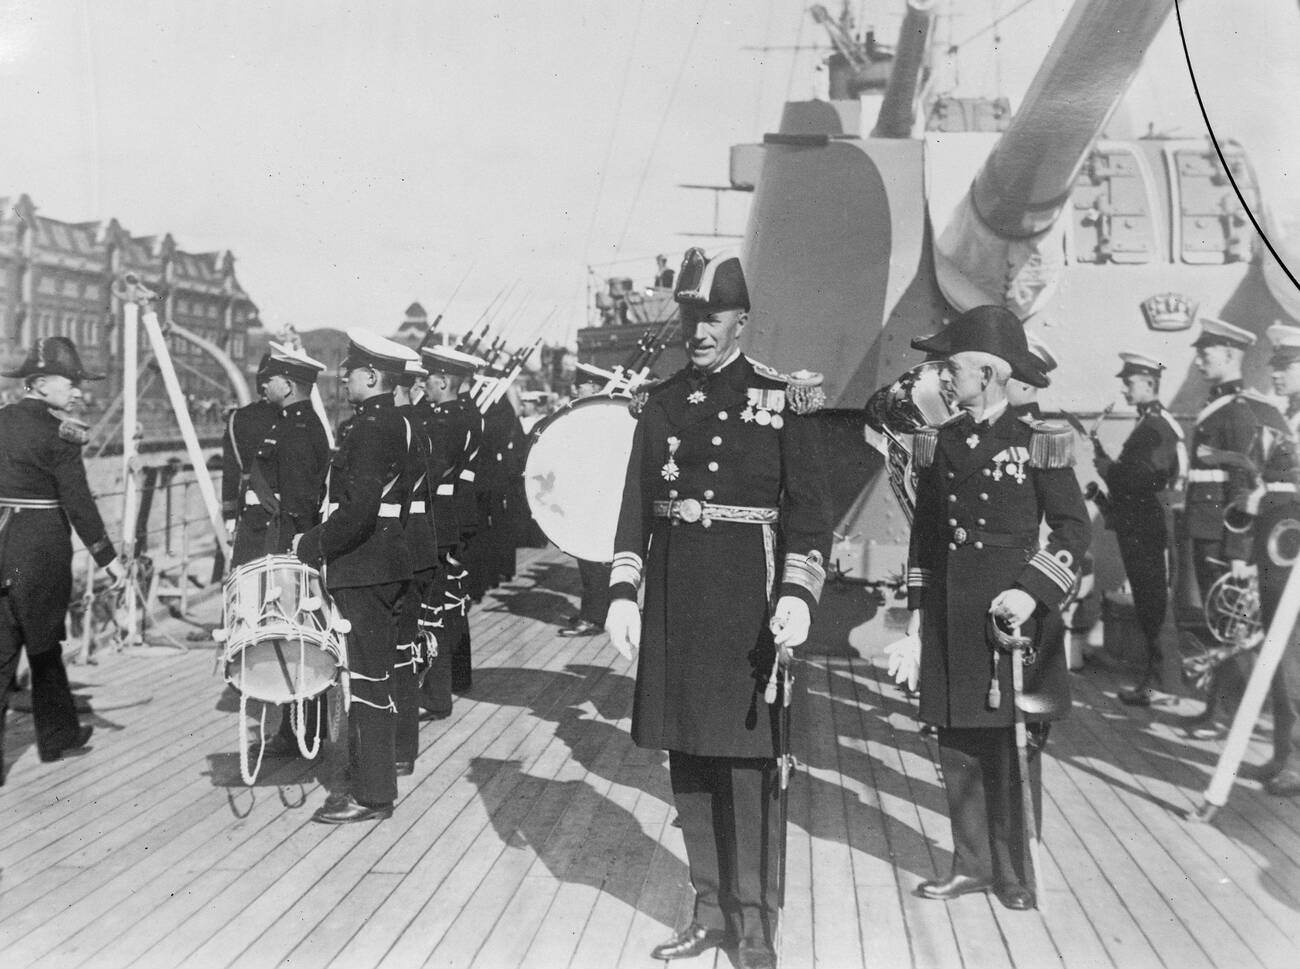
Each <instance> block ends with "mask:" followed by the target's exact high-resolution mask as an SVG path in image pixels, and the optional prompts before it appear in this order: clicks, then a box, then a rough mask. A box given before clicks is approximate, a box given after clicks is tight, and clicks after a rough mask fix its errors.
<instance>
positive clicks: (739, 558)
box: [610, 356, 831, 757]
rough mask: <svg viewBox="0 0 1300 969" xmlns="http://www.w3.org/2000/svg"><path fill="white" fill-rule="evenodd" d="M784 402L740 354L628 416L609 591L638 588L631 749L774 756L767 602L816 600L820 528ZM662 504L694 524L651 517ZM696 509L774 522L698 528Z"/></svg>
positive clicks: (806, 459) (801, 446)
mask: <svg viewBox="0 0 1300 969" xmlns="http://www.w3.org/2000/svg"><path fill="white" fill-rule="evenodd" d="M786 398H787V394H786V383H785V381H784V380H783V379H782V378H780V376H779V375H777V374H776V373H775V372H774V371H772V370H770V369H769V368H766V367H762V368H758V367H757V365H755V364H754V363H752V362H751V361H750V360H749V359H748V358H746V357H744V356H740V357H738V358H737V359H736V360H735V361H733V362H732V363H730V364H728V365H727V366H726V367H724V368H723V369H722V370H720V371H719V372H717V373H716V374H713V375H712V376H710V377H708V378H703V377H700V376H698V375H696V374H694V372H693V371H690V370H683V371H680V372H679V373H677V374H676V375H675V376H673V377H672V378H670V379H669V380H667V381H665V382H664V383H663V384H660V385H659V386H658V387H657V388H655V390H654V391H653V392H652V393H651V394H650V395H649V397H648V399H647V400H646V402H645V405H644V409H643V410H642V412H641V414H640V416H639V419H638V421H637V427H636V431H635V434H634V438H633V445H632V453H631V456H630V458H629V461H628V469H627V476H626V479H625V482H624V487H623V500H622V506H621V510H620V513H619V522H618V531H617V537H616V540H615V544H614V561H613V566H612V570H611V578H610V591H611V595H612V596H613V597H614V598H625V599H630V598H635V596H636V591H637V588H638V586H639V585H640V584H641V582H642V579H643V578H644V584H645V607H644V613H643V616H644V618H643V622H642V632H641V652H640V659H639V663H638V667H637V681H636V693H635V700H634V705H633V711H632V736H633V739H634V740H635V741H636V743H637V744H638V745H640V746H642V747H651V748H667V749H669V750H677V751H683V752H686V753H690V754H697V755H702V756H721V757H772V756H773V755H774V746H773V729H772V726H773V725H772V719H773V717H774V716H775V710H774V709H769V708H768V706H767V704H766V703H765V701H764V698H763V690H764V686H765V684H766V681H767V677H768V675H769V673H770V671H771V668H772V663H773V659H774V652H775V650H774V647H773V644H772V636H771V633H770V632H769V630H768V622H769V618H770V615H771V613H770V606H771V603H772V602H773V601H774V599H775V598H776V597H778V596H783V595H793V596H799V597H800V598H802V599H804V600H805V601H806V602H808V603H809V606H810V607H811V606H814V605H815V604H816V602H817V599H818V597H819V595H820V593H821V584H822V581H823V579H824V571H823V569H822V563H823V561H824V560H825V556H826V555H827V553H828V551H829V546H830V532H831V522H830V513H829V507H828V504H827V501H826V499H825V491H824V488H823V487H822V480H821V476H822V473H823V464H822V459H821V454H820V444H819V432H818V428H817V425H816V422H815V419H814V418H812V417H810V416H807V415H805V414H800V413H796V412H795V411H796V408H795V407H793V406H787V399H786ZM686 499H690V500H691V502H692V504H689V505H684V504H681V503H683V502H685V500H686ZM669 502H677V503H678V505H676V506H675V507H677V508H678V509H679V510H680V511H681V512H682V513H683V515H684V516H685V517H696V516H695V514H694V513H695V512H697V511H698V512H699V515H698V520H697V521H694V522H689V521H679V520H674V519H670V518H667V517H662V512H663V511H664V510H665V505H666V503H669ZM656 503H665V504H660V505H658V508H657V507H656ZM709 505H730V506H743V507H745V508H750V509H776V510H777V511H778V513H779V521H777V522H776V523H775V524H774V525H764V524H758V523H753V522H736V521H721V520H718V521H711V520H710V519H709V517H708V507H709Z"/></svg>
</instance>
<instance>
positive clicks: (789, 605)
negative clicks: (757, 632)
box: [769, 596, 812, 647]
mask: <svg viewBox="0 0 1300 969" xmlns="http://www.w3.org/2000/svg"><path fill="white" fill-rule="evenodd" d="M811 624H812V617H811V616H810V615H809V614H808V603H806V602H804V601H803V600H802V599H800V598H799V597H798V596H782V597H781V598H780V599H778V600H777V603H776V611H775V612H774V613H772V621H771V623H769V626H770V628H771V630H772V637H773V639H774V640H775V642H776V645H777V646H784V647H791V646H802V645H803V644H804V642H805V641H806V640H807V639H808V627H809V625H811Z"/></svg>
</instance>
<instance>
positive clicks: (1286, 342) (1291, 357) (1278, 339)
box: [1265, 320, 1300, 367]
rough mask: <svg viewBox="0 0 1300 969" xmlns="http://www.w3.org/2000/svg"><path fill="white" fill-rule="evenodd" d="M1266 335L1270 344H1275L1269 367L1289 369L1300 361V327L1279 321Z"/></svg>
mask: <svg viewBox="0 0 1300 969" xmlns="http://www.w3.org/2000/svg"><path fill="white" fill-rule="evenodd" d="M1265 333H1266V334H1267V336H1268V342H1269V343H1271V344H1273V356H1272V357H1271V358H1270V359H1269V366H1271V367H1289V366H1290V365H1291V364H1293V363H1295V362H1296V361H1297V360H1300V326H1293V325H1291V324H1290V323H1283V322H1282V321H1281V320H1278V321H1277V322H1276V323H1274V324H1273V325H1272V326H1270V327H1269V328H1268V329H1267V330H1266V331H1265Z"/></svg>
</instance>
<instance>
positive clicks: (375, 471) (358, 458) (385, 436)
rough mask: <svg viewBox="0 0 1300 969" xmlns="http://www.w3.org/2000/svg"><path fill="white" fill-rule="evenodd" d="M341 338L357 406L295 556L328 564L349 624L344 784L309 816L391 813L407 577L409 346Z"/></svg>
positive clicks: (345, 819) (360, 333) (345, 374)
mask: <svg viewBox="0 0 1300 969" xmlns="http://www.w3.org/2000/svg"><path fill="white" fill-rule="evenodd" d="M348 340H349V344H348V355H347V357H346V359H344V361H343V363H342V364H341V365H340V367H339V376H340V378H341V379H342V380H343V382H344V387H345V391H346V394H347V399H348V402H349V403H350V404H352V405H353V407H355V408H356V414H355V415H354V416H353V417H352V419H351V420H349V421H347V422H346V424H345V426H344V429H343V432H342V433H341V434H340V437H339V443H338V450H337V451H336V452H335V454H334V457H333V458H332V459H331V461H330V471H329V496H328V499H327V500H328V502H329V506H328V507H329V513H328V516H327V517H326V519H325V521H323V522H322V523H321V524H319V525H317V526H315V527H314V528H311V529H309V530H308V531H307V532H305V533H304V534H302V535H300V536H298V537H297V538H296V539H295V540H294V552H295V554H297V556H298V558H299V559H301V560H302V561H303V562H306V563H307V564H308V565H311V566H314V567H316V568H320V567H322V566H325V567H326V570H325V583H326V586H327V587H328V589H329V591H330V594H331V595H332V596H333V597H334V601H335V603H336V604H337V605H338V607H339V611H340V612H341V613H342V614H343V616H344V618H346V619H347V620H348V621H349V622H351V624H352V631H351V632H350V633H349V635H348V667H349V670H350V677H349V682H350V686H351V693H352V706H351V708H350V710H349V711H348V781H349V790H348V793H347V795H346V796H344V797H333V796H332V797H331V798H329V799H328V800H327V801H326V802H325V804H324V805H323V806H322V807H321V808H320V809H319V810H317V811H316V813H315V815H313V820H315V821H320V822H322V823H325V824H346V823H349V822H354V821H370V820H376V819H382V818H387V817H390V816H391V815H392V813H393V802H394V801H395V800H396V799H397V768H396V753H395V743H396V740H395V737H396V718H397V707H396V704H395V701H394V689H393V684H394V680H393V668H394V667H395V666H396V665H397V663H398V661H399V656H398V650H397V618H398V616H397V610H398V604H399V603H400V602H401V599H402V595H403V594H404V593H405V592H406V589H407V586H408V585H409V584H410V581H411V553H410V550H409V549H408V548H407V545H406V539H405V537H404V534H403V527H402V519H403V516H404V515H405V514H406V510H407V501H408V497H409V496H408V493H407V492H408V489H409V482H408V481H407V476H406V467H407V460H408V444H407V425H406V421H404V420H403V419H402V416H401V414H399V413H398V412H397V407H396V405H395V403H394V400H393V389H394V388H395V387H396V386H397V383H398V380H399V379H400V378H401V375H402V373H403V372H404V371H405V369H406V360H407V348H406V347H403V346H401V345H400V344H397V343H394V342H393V341H392V340H386V339H384V338H383V337H380V336H376V335H375V334H373V333H369V332H367V331H365V330H357V329H353V330H349V331H348Z"/></svg>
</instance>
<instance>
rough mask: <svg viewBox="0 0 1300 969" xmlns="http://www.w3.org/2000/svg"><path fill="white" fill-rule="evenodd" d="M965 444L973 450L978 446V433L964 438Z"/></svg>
mask: <svg viewBox="0 0 1300 969" xmlns="http://www.w3.org/2000/svg"><path fill="white" fill-rule="evenodd" d="M966 446H967V447H968V448H970V449H971V450H972V451H973V450H975V449H976V448H977V447H979V446H980V436H979V435H978V434H972V435H971V436H970V437H968V438H966Z"/></svg>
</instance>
